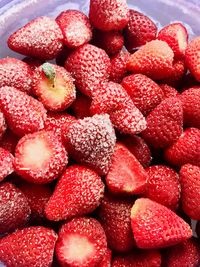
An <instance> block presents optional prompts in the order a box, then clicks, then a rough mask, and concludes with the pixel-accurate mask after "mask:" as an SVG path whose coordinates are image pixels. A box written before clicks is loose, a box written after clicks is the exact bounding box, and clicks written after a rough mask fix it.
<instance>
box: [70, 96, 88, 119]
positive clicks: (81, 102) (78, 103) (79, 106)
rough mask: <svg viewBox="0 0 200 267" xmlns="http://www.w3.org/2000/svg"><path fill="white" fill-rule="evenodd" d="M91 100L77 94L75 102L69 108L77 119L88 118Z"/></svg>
mask: <svg viewBox="0 0 200 267" xmlns="http://www.w3.org/2000/svg"><path fill="white" fill-rule="evenodd" d="M90 105H91V99H90V98H89V97H87V96H85V95H82V94H78V95H77V96H76V100H75V101H74V102H73V104H72V106H71V108H72V110H73V112H74V114H75V116H76V118H77V119H83V118H85V117H90V116H91V114H90Z"/></svg>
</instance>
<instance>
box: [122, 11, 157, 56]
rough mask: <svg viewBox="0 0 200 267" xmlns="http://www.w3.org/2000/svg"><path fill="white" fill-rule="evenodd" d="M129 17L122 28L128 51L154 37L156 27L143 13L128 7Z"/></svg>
mask: <svg viewBox="0 0 200 267" xmlns="http://www.w3.org/2000/svg"><path fill="white" fill-rule="evenodd" d="M129 14H130V19H129V22H128V25H127V26H126V28H125V29H124V36H125V46H126V48H127V49H128V50H129V51H132V50H133V49H134V48H137V47H139V46H141V45H144V44H146V43H147V42H150V41H152V40H154V39H156V34H157V27H156V25H155V23H154V22H153V21H152V20H151V19H150V18H148V17H147V16H145V15H144V14H142V13H140V12H138V11H136V10H133V9H130V10H129Z"/></svg>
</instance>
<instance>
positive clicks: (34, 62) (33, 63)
mask: <svg viewBox="0 0 200 267" xmlns="http://www.w3.org/2000/svg"><path fill="white" fill-rule="evenodd" d="M23 61H24V62H26V63H27V64H28V65H29V67H30V69H31V70H32V71H34V70H35V69H36V68H38V67H40V66H41V65H42V64H43V63H44V60H40V59H38V58H33V57H25V58H23ZM15 87H16V86H15Z"/></svg>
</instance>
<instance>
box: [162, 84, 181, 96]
mask: <svg viewBox="0 0 200 267" xmlns="http://www.w3.org/2000/svg"><path fill="white" fill-rule="evenodd" d="M159 86H160V88H161V89H162V90H163V93H164V98H168V97H178V96H179V92H178V91H177V90H176V89H175V88H174V87H172V86H170V85H168V84H166V83H162V84H159Z"/></svg>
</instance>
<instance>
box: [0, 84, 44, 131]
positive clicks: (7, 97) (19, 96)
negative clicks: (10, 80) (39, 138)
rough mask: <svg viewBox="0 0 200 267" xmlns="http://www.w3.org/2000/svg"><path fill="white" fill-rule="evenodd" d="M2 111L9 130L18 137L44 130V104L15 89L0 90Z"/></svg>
mask: <svg viewBox="0 0 200 267" xmlns="http://www.w3.org/2000/svg"><path fill="white" fill-rule="evenodd" d="M0 109H1V111H2V112H3V114H4V116H5V118H6V122H7V124H8V126H9V128H10V129H11V130H12V131H13V132H14V134H16V135H18V136H23V135H25V134H28V133H32V132H35V131H39V130H41V129H43V128H44V121H45V119H46V110H45V108H44V106H43V105H42V103H40V102H39V101H38V100H36V99H34V98H33V97H31V96H29V95H27V94H26V93H24V92H21V91H19V90H17V89H15V88H14V87H8V86H5V87H1V88H0Z"/></svg>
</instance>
